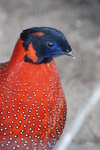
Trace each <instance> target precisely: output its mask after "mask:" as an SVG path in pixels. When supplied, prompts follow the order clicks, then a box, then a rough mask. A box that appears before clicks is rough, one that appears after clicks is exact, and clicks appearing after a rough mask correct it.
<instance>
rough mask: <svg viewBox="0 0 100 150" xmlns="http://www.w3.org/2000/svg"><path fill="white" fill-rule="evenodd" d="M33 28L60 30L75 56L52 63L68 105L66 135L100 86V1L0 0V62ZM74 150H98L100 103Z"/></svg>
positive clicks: (89, 116) (86, 121) (84, 126)
mask: <svg viewBox="0 0 100 150" xmlns="http://www.w3.org/2000/svg"><path fill="white" fill-rule="evenodd" d="M33 26H51V27H55V28H57V29H60V30H61V31H62V32H63V33H64V34H65V36H66V37H67V39H68V41H69V43H70V45H71V47H72V49H73V52H74V53H75V56H76V59H75V60H73V59H71V58H69V57H67V56H63V57H60V58H56V59H55V61H56V64H57V67H58V70H59V74H60V78H61V82H62V85H63V89H64V92H65V95H66V99H67V103H68V119H67V126H66V128H65V131H66V132H67V130H68V129H69V127H70V125H71V124H72V122H73V120H74V118H75V117H76V113H77V111H78V110H79V109H81V108H82V106H83V105H84V104H85V103H86V102H87V100H88V98H89V97H90V96H91V94H92V93H93V90H94V89H95V88H96V87H97V86H98V85H99V84H100V1H99V0H95V1H93V0H84V1H83V0H73V1H72V0H71V1H69V0H42V1H41V0H36V1H35V0H28V1H27V0H24V1H23V0H17V1H16V0H0V47H1V49H0V62H5V61H7V60H9V59H10V57H11V54H12V51H13V48H14V45H15V43H16V41H17V39H18V37H19V34H20V32H21V31H22V30H23V29H26V28H29V27H33ZM66 140H67V139H66ZM73 149H74V150H80V149H81V150H84V149H85V150H94V149H95V150H99V149H100V101H99V102H98V104H97V105H96V106H95V107H94V108H93V110H92V111H91V113H90V114H89V115H88V117H87V118H86V120H85V122H84V124H83V125H82V127H81V128H80V130H79V132H78V134H77V135H76V136H75V138H74V139H73V141H72V143H71V144H70V146H69V148H68V150H73Z"/></svg>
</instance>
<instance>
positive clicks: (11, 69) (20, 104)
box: [0, 38, 67, 150]
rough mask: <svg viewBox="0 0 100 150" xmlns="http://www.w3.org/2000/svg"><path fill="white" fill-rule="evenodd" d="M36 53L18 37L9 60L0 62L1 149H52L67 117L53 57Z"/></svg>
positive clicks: (30, 45) (63, 96)
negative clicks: (44, 60)
mask: <svg viewBox="0 0 100 150" xmlns="http://www.w3.org/2000/svg"><path fill="white" fill-rule="evenodd" d="M26 54H27V55H28V57H29V58H30V59H32V60H33V62H36V61H37V59H38V57H37V55H36V52H35V49H34V48H33V46H32V43H31V42H30V44H29V46H28V50H27V51H26V50H25V48H24V46H23V40H22V39H20V38H19V40H18V42H17V44H16V46H15V49H14V52H13V55H12V57H11V59H10V61H9V62H7V63H5V64H1V66H0V149H1V150H10V149H12V150H14V149H19V150H21V149H34V150H35V149H36V150H42V149H47V150H49V149H52V148H53V147H54V145H55V144H56V142H57V140H58V139H59V137H60V135H61V133H62V131H63V128H64V125H65V121H66V113H67V104H66V100H65V95H64V92H63V89H62V86H61V82H60V78H59V74H58V71H57V67H56V65H55V62H54V60H51V61H50V62H48V63H40V64H35V63H34V64H33V63H29V62H25V61H24V56H25V55H26Z"/></svg>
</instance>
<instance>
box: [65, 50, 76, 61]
mask: <svg viewBox="0 0 100 150" xmlns="http://www.w3.org/2000/svg"><path fill="white" fill-rule="evenodd" d="M66 55H68V56H71V57H73V59H75V55H74V53H73V52H72V51H70V52H67V53H66Z"/></svg>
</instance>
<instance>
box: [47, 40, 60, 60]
mask: <svg viewBox="0 0 100 150" xmlns="http://www.w3.org/2000/svg"><path fill="white" fill-rule="evenodd" d="M60 54H62V48H61V47H60V46H59V44H58V43H57V42H55V41H53V42H47V47H46V50H45V56H46V57H49V56H53V57H56V56H58V55H60Z"/></svg>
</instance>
